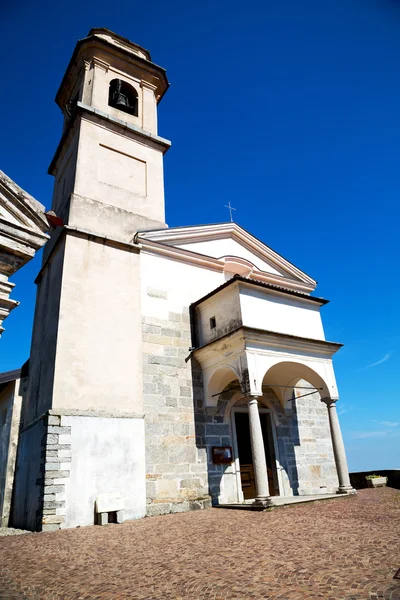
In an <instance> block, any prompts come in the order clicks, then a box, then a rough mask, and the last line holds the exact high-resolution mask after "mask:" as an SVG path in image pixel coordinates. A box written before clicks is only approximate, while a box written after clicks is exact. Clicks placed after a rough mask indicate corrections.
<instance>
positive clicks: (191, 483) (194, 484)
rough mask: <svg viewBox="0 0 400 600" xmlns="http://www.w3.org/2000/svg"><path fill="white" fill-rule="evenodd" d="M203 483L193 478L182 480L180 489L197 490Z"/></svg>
mask: <svg viewBox="0 0 400 600" xmlns="http://www.w3.org/2000/svg"><path fill="white" fill-rule="evenodd" d="M202 485H203V482H202V481H201V480H200V479H199V478H197V477H194V478H193V479H182V481H181V485H180V487H181V489H182V488H190V489H195V488H199V487H202Z"/></svg>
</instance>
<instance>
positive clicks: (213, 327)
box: [210, 317, 217, 329]
mask: <svg viewBox="0 0 400 600" xmlns="http://www.w3.org/2000/svg"><path fill="white" fill-rule="evenodd" d="M216 326H217V321H216V319H215V317H211V319H210V329H215V328H216Z"/></svg>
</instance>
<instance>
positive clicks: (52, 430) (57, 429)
mask: <svg viewBox="0 0 400 600" xmlns="http://www.w3.org/2000/svg"><path fill="white" fill-rule="evenodd" d="M47 433H56V434H58V435H61V434H63V433H68V434H70V433H71V427H57V426H53V425H49V427H48V428H47Z"/></svg>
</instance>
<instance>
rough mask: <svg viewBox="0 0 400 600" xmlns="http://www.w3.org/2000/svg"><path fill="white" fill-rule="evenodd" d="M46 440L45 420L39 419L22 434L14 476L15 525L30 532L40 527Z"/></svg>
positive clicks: (12, 524) (13, 515)
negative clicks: (43, 458)
mask: <svg viewBox="0 0 400 600" xmlns="http://www.w3.org/2000/svg"><path fill="white" fill-rule="evenodd" d="M45 440H46V423H45V419H39V421H37V422H35V423H34V424H33V425H31V426H30V427H27V428H26V429H25V430H22V432H21V434H20V438H19V444H18V455H17V466H16V470H15V477H14V495H13V506H12V512H11V526H12V527H16V528H18V529H29V530H31V531H36V530H37V529H40V527H39V520H40V518H41V507H42V497H43V486H42V482H43V470H42V464H43V460H42V457H43V453H44V449H45V444H46V441H45Z"/></svg>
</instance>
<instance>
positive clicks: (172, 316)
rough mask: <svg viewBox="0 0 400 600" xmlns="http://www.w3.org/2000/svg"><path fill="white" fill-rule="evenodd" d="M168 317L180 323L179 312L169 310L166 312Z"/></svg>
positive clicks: (180, 316)
mask: <svg viewBox="0 0 400 600" xmlns="http://www.w3.org/2000/svg"><path fill="white" fill-rule="evenodd" d="M168 319H169V320H170V321H175V322H177V323H180V322H181V321H182V315H181V313H174V312H170V313H169V314H168Z"/></svg>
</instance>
